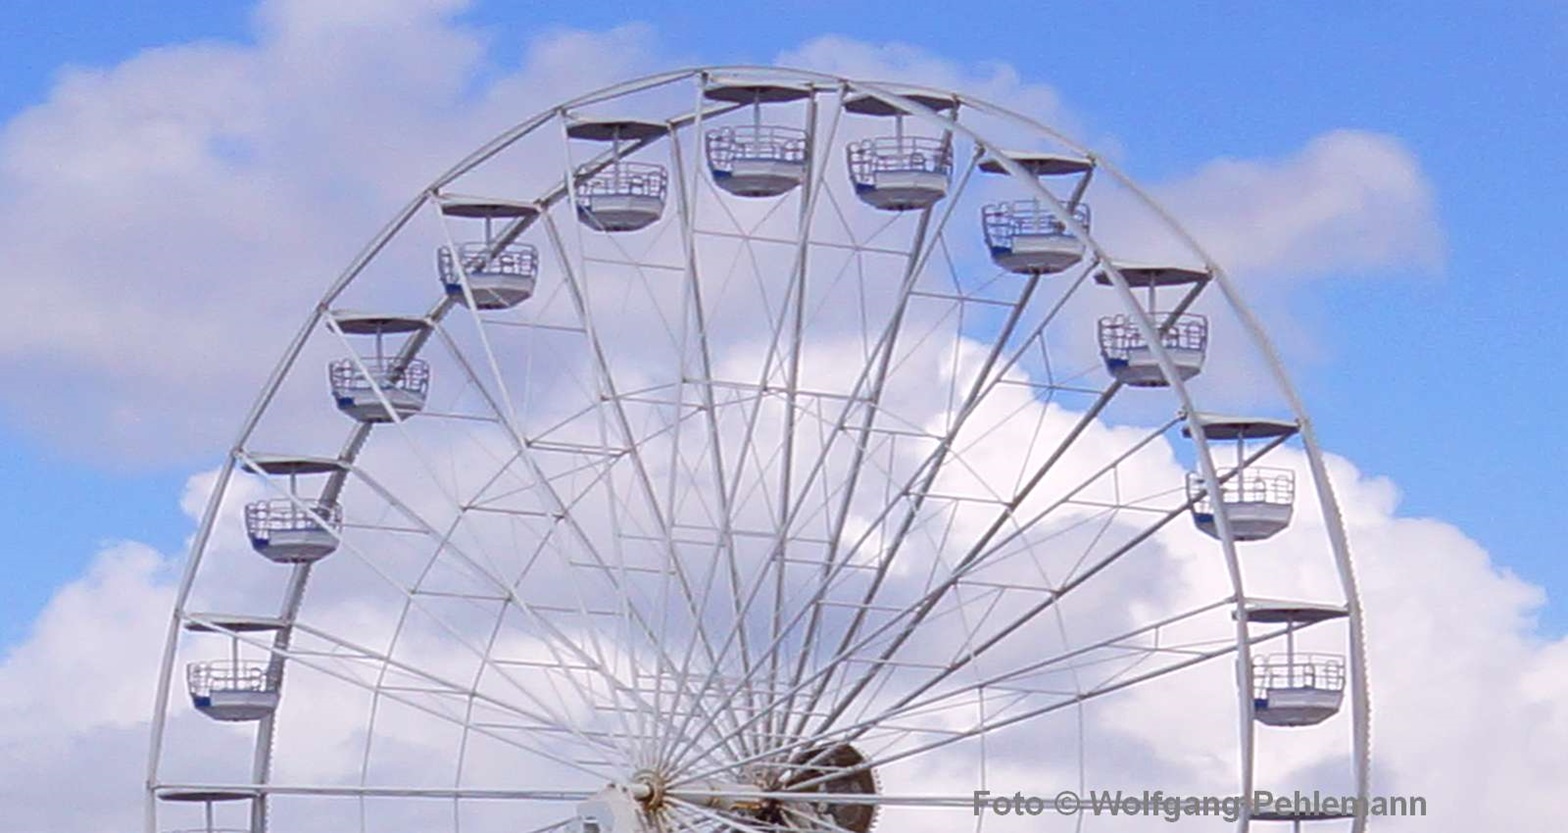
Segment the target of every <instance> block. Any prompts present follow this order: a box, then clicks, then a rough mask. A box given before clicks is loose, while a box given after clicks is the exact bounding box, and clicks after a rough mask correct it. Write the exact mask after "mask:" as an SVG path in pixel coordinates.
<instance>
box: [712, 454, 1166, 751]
mask: <svg viewBox="0 0 1568 833" xmlns="http://www.w3.org/2000/svg"><path fill="white" fill-rule="evenodd" d="M1162 433H1163V430H1161V431H1158V432H1156V433H1154V434H1151V435H1149V437H1147V438H1146V439H1145V440H1144V441H1143V443H1138V444H1135V445H1134V446H1133V447H1132V448H1131V449H1129V450H1128V451H1127V452H1126V455H1130V454H1132V453H1135V452H1136V451H1137V450H1138V449H1139V448H1141V447H1142V445H1143V444H1145V443H1147V442H1149V441H1152V439H1153V438H1154V437H1156V436H1159V435H1160V434H1162ZM1118 462H1119V461H1118V460H1113V461H1112V462H1111V463H1110V464H1108V465H1107V466H1106V470H1109V469H1111V468H1113V467H1114V466H1115V465H1117V463H1118ZM1092 480H1093V479H1092V478H1091V479H1090V480H1089V481H1086V484H1085V485H1087V483H1088V482H1092ZM1080 488H1082V487H1080ZM1071 495H1072V493H1069V495H1068V496H1067V498H1070V497H1071ZM1067 498H1064V499H1063V501H1061V502H1058V504H1057V506H1060V505H1063V504H1064V503H1065V500H1066V499H1067ZM1184 511H1186V508H1185V507H1184V506H1183V507H1177V508H1175V509H1172V510H1169V511H1168V512H1167V513H1166V514H1165V515H1163V516H1162V517H1161V518H1160V519H1159V520H1158V521H1156V522H1155V523H1154V525H1152V526H1150V527H1148V528H1145V529H1143V530H1142V531H1140V532H1139V533H1138V534H1136V535H1134V536H1133V537H1132V538H1131V539H1130V540H1128V541H1125V542H1123V543H1122V544H1120V545H1119V546H1117V547H1116V548H1114V549H1112V550H1111V551H1110V552H1109V553H1106V554H1105V555H1103V556H1102V557H1101V558H1100V559H1099V560H1098V561H1096V562H1095V563H1094V564H1093V565H1091V567H1089V568H1088V569H1086V570H1084V571H1083V572H1081V573H1079V574H1077V575H1075V576H1072V577H1069V578H1068V579H1065V580H1064V582H1063V583H1062V584H1061V585H1059V586H1057V587H1055V588H1051V589H1050V591H1049V592H1048V593H1046V594H1045V595H1044V597H1043V598H1042V599H1041V600H1040V601H1038V602H1035V603H1034V604H1032V605H1031V606H1030V607H1028V608H1027V609H1026V610H1025V611H1024V612H1022V613H1021V614H1019V615H1017V616H1016V617H1014V618H1013V619H1011V620H1009V621H1008V622H1007V623H1005V624H1003V625H1000V626H999V627H998V628H997V630H996V632H995V633H993V634H991V635H990V636H989V637H987V638H986V639H984V640H982V641H981V642H980V643H979V644H977V645H976V646H975V647H974V649H973V650H972V651H970V652H969V653H968V654H967V655H965V656H962V657H959V658H956V659H955V660H953V661H952V662H951V664H945V665H943V666H941V670H940V671H939V672H938V674H937V675H936V677H935V678H934V679H932V680H931V681H930V682H929V683H928V684H927V685H926V686H925V687H924V688H922V689H921V690H920V691H924V690H929V688H931V687H934V686H935V685H937V684H939V683H940V682H941V681H942V680H944V679H946V678H947V677H950V676H951V675H952V674H954V673H956V672H957V671H959V670H961V669H963V668H964V667H966V666H968V664H969V663H971V662H972V661H974V660H975V659H977V658H978V657H980V656H982V655H983V654H984V653H985V652H986V651H988V650H990V649H992V648H994V647H996V646H997V645H999V644H1001V643H1002V642H1003V641H1004V640H1005V639H1006V638H1007V637H1008V636H1010V635H1012V634H1015V633H1017V632H1018V631H1019V629H1021V628H1022V627H1023V625H1024V624H1026V623H1027V622H1029V621H1030V620H1031V619H1033V617H1035V616H1038V615H1039V614H1040V613H1043V612H1046V611H1048V610H1049V609H1051V608H1052V607H1054V606H1055V605H1056V603H1057V602H1058V601H1059V600H1060V599H1061V598H1063V597H1065V596H1066V595H1068V594H1070V593H1072V592H1073V591H1074V590H1075V589H1077V588H1079V587H1081V586H1083V585H1084V584H1086V583H1087V582H1088V581H1089V580H1090V579H1091V578H1093V577H1094V576H1095V575H1097V574H1099V573H1100V572H1101V571H1102V570H1104V569H1105V568H1106V567H1108V566H1110V565H1111V564H1112V563H1114V562H1115V561H1117V560H1118V559H1120V558H1122V557H1123V556H1125V555H1126V554H1127V553H1129V552H1131V551H1132V550H1133V549H1134V548H1135V547H1136V546H1138V545H1139V544H1141V543H1142V542H1143V541H1144V540H1147V538H1148V537H1150V536H1151V535H1153V534H1154V533H1155V532H1157V531H1158V530H1159V529H1160V528H1162V527H1163V526H1164V525H1165V524H1167V523H1169V522H1170V521H1171V520H1173V519H1174V518H1176V517H1179V516H1180V515H1181V513H1183V512H1184ZM996 552H997V550H996V549H992V550H990V551H987V552H981V553H977V552H974V551H971V552H970V553H969V554H968V555H966V556H965V559H964V560H963V561H962V562H960V564H959V565H958V566H957V567H955V569H954V570H953V572H952V573H950V574H949V575H947V576H946V577H945V578H944V579H943V581H942V582H941V583H940V584H938V585H937V586H936V587H934V588H929V589H928V590H927V592H925V593H924V594H923V595H922V596H921V597H919V598H918V599H915V600H913V601H912V602H911V603H909V604H908V605H906V606H903V607H901V608H898V609H895V610H893V611H890V612H889V613H888V614H887V616H886V618H885V620H884V621H883V622H882V623H881V624H880V625H878V626H876V627H875V628H873V629H872V630H871V631H870V632H869V633H867V634H864V635H862V636H861V637H860V639H859V640H858V641H857V642H856V643H854V644H851V645H847V646H841V647H840V648H839V650H837V651H836V652H835V653H834V654H833V655H832V656H830V657H823V658H819V665H818V670H817V671H815V672H813V673H812V674H811V675H809V676H807V677H805V678H804V679H803V680H802V681H800V682H798V683H797V684H796V685H795V687H794V688H792V689H791V690H790V692H789V694H792V695H794V694H798V693H799V692H800V691H801V690H803V689H804V688H805V687H806V686H812V687H813V690H820V691H822V692H823V693H824V695H825V694H826V693H827V692H829V691H831V690H832V689H831V686H832V685H833V681H834V680H835V679H838V681H839V684H840V685H841V686H844V685H847V686H849V687H850V688H849V690H850V691H851V692H852V694H851V696H847V697H840V698H838V699H837V700H836V703H837V707H836V708H835V709H834V710H833V712H832V713H834V714H837V715H842V713H843V712H844V711H845V710H846V709H847V708H848V707H849V705H850V704H852V703H853V701H854V700H855V698H856V697H857V696H859V695H860V694H861V693H862V692H864V690H865V689H866V687H867V686H869V685H870V684H871V683H872V682H874V681H875V679H876V677H877V676H878V675H879V674H881V673H884V672H885V670H886V669H889V668H892V667H893V665H894V664H895V662H894V658H895V656H896V655H897V653H898V651H899V649H900V648H901V647H902V646H903V645H904V644H906V642H907V640H908V639H909V637H910V636H911V635H912V634H916V633H924V632H925V631H924V630H923V628H924V626H925V624H926V622H927V620H928V618H929V617H930V616H931V615H932V614H933V612H934V611H936V610H937V608H938V605H939V603H940V602H941V601H942V600H943V599H944V598H947V597H948V596H949V594H950V593H951V592H952V591H953V589H954V588H955V587H957V586H959V584H960V583H961V582H962V581H964V580H965V578H966V577H967V576H968V575H970V574H971V573H973V572H975V571H976V570H978V569H979V568H980V567H981V566H982V565H984V564H985V563H986V560H987V558H988V557H989V558H994V557H995V553H996ZM862 609H864V608H862ZM884 637H890V640H891V641H890V643H889V644H888V645H887V646H885V647H883V648H881V649H880V650H877V644H878V642H879V641H880V640H882V639H883V638H884ZM867 651H877V653H876V654H875V658H874V659H873V660H872V662H871V663H870V667H869V668H868V669H867V670H866V671H865V672H864V673H863V674H862V676H860V677H858V678H855V680H854V681H853V682H848V681H847V678H848V676H849V670H848V669H849V668H850V667H851V660H853V658H854V657H857V656H860V655H861V654H862V653H864V652H867ZM919 693H920V692H919V691H917V692H916V696H918V694H919ZM819 699H820V697H819ZM803 716H805V717H807V718H809V717H811V714H810V713H809V712H806V713H803ZM799 719H800V715H798V716H797V720H799ZM830 728H831V721H827V722H825V723H822V724H818V726H817V732H816V733H819V734H820V733H826V732H827V731H828V730H829V729H830ZM796 734H797V735H805V734H808V733H807V731H806V725H805V724H801V725H800V726H799V728H798V729H797V731H796ZM692 757H694V758H697V759H700V758H701V757H702V753H701V752H697V753H695V754H694V755H693V756H692Z"/></svg>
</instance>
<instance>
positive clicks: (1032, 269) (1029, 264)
mask: <svg viewBox="0 0 1568 833" xmlns="http://www.w3.org/2000/svg"><path fill="white" fill-rule="evenodd" d="M1072 215H1073V220H1074V221H1075V222H1077V223H1078V225H1079V226H1082V227H1083V228H1085V229H1087V228H1088V227H1089V206H1087V205H1078V206H1076V207H1074V208H1073V209H1072ZM980 218H981V225H982V227H983V229H984V231H985V243H986V247H987V248H989V249H990V250H991V260H992V261H994V262H995V263H996V265H997V266H1000V267H1002V268H1003V269H1006V270H1007V271H1009V272H1016V273H1018V274H1021V275H1047V274H1052V273H1055V272H1061V271H1065V270H1067V269H1070V268H1072V266H1073V264H1075V263H1077V262H1078V261H1080V260H1083V253H1084V243H1083V241H1082V240H1079V239H1078V237H1077V236H1075V235H1074V234H1073V233H1072V232H1071V231H1070V230H1068V228H1067V224H1066V223H1064V222H1062V220H1061V218H1059V217H1057V216H1056V214H1055V213H1054V212H1053V211H1052V210H1051V207H1050V206H1048V205H1046V204H1045V203H1043V202H1041V201H1040V200H1014V201H1012V202H1001V203H995V204H992V205H987V206H985V207H984V208H982V209H981V210H980Z"/></svg>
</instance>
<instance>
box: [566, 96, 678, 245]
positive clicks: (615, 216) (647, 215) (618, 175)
mask: <svg viewBox="0 0 1568 833" xmlns="http://www.w3.org/2000/svg"><path fill="white" fill-rule="evenodd" d="M668 131H669V127H668V126H667V125H664V124H661V123H659V122H645V121H632V120H610V121H578V122H573V123H572V124H571V125H569V126H568V127H567V128H566V133H567V135H568V136H570V137H571V138H573V139H585V140H589V141H596V142H610V143H611V152H610V158H609V159H607V160H603V161H598V162H591V163H588V164H586V165H582V166H580V167H579V168H578V169H577V173H576V176H575V177H574V180H575V187H574V189H573V195H574V197H575V199H576V201H577V217H578V219H579V220H581V221H582V222H583V224H584V225H586V226H588V227H589V228H591V229H593V230H595V231H606V232H626V231H637V230H638V229H643V228H647V227H648V226H651V225H653V224H654V223H655V222H658V220H659V218H660V217H662V216H664V203H665V199H666V197H667V195H668V191H669V172H668V171H666V170H665V168H664V166H663V165H655V164H653V163H649V162H628V161H626V160H625V159H624V158H622V155H623V153H624V152H625V148H624V147H623V146H622V143H623V142H638V143H641V142H647V141H648V140H650V139H653V138H655V137H657V136H662V135H664V134H665V133H667V132H668Z"/></svg>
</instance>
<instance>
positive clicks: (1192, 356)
mask: <svg viewBox="0 0 1568 833" xmlns="http://www.w3.org/2000/svg"><path fill="white" fill-rule="evenodd" d="M1149 320H1150V323H1151V324H1152V325H1153V326H1154V328H1155V329H1156V330H1159V331H1160V343H1161V344H1162V345H1163V346H1164V347H1165V354H1166V355H1167V356H1169V357H1170V360H1171V363H1172V364H1174V365H1175V366H1176V375H1177V376H1178V377H1180V378H1181V380H1182V381H1186V380H1188V379H1191V378H1192V377H1194V376H1197V375H1198V373H1199V372H1200V371H1202V370H1203V359H1204V356H1205V355H1206V353H1207V351H1208V347H1209V320H1208V319H1207V318H1205V317H1203V316H1201V315H1197V314H1195V313H1182V314H1181V315H1177V316H1175V317H1174V318H1172V317H1171V315H1170V313H1165V312H1151V313H1149ZM1099 340H1100V358H1101V359H1102V360H1103V361H1104V362H1105V369H1106V370H1107V371H1109V372H1110V374H1111V375H1112V376H1114V377H1116V379H1117V380H1118V381H1120V382H1121V383H1122V384H1124V385H1131V386H1132V387H1136V388H1156V387H1164V386H1166V385H1168V384H1170V383H1169V382H1168V381H1167V380H1166V378H1165V371H1164V370H1163V369H1162V368H1161V367H1160V363H1159V360H1158V359H1157V358H1156V357H1155V355H1154V349H1153V348H1151V347H1150V346H1149V342H1148V340H1147V339H1145V338H1144V337H1143V328H1142V327H1140V326H1139V325H1138V322H1137V321H1135V320H1134V319H1133V318H1132V316H1129V315H1109V316H1106V317H1104V318H1101V319H1100V321H1099Z"/></svg>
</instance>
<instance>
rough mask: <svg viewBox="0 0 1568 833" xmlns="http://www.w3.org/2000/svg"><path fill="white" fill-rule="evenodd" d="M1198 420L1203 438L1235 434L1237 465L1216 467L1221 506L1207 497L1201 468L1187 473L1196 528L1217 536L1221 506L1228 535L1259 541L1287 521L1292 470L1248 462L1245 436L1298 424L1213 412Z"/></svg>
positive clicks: (1273, 435)
mask: <svg viewBox="0 0 1568 833" xmlns="http://www.w3.org/2000/svg"><path fill="white" fill-rule="evenodd" d="M1198 420H1199V423H1200V425H1201V426H1202V428H1203V435H1204V437H1206V438H1207V439H1209V440H1212V441H1229V440H1234V441H1235V443H1236V465H1235V466H1234V467H1232V468H1228V469H1221V470H1220V471H1219V472H1218V474H1219V478H1220V484H1219V494H1220V503H1221V507H1218V508H1217V507H1215V505H1214V503H1213V501H1212V500H1211V499H1210V494H1209V489H1208V484H1207V482H1206V481H1205V479H1204V477H1203V474H1202V473H1201V472H1189V473H1188V475H1187V497H1188V500H1190V501H1192V519H1193V522H1194V523H1195V524H1196V525H1197V527H1198V529H1200V530H1202V531H1203V532H1205V533H1207V534H1208V535H1211V536H1213V537H1215V538H1219V537H1220V529H1219V522H1218V520H1217V519H1216V512H1217V511H1221V510H1222V511H1224V513H1225V519H1226V521H1227V523H1228V525H1229V527H1230V533H1231V537H1232V538H1233V539H1234V540H1236V541H1262V540H1264V539H1266V538H1271V537H1273V536H1274V535H1276V534H1278V533H1279V532H1281V531H1282V530H1284V529H1285V528H1286V527H1288V526H1290V521H1291V516H1292V514H1293V512H1294V507H1295V502H1296V475H1295V472H1293V471H1290V470H1289V469H1277V468H1266V467H1263V466H1256V465H1249V464H1248V463H1247V462H1246V442H1247V440H1265V439H1274V440H1277V439H1281V438H1284V437H1288V436H1291V435H1293V434H1295V433H1296V431H1297V430H1299V429H1298V426H1297V425H1296V423H1294V422H1290V421H1287V420H1275V419H1261V418H1245V417H1225V416H1213V415H1200V416H1199V418H1198ZM1182 433H1184V434H1190V431H1189V430H1188V429H1183V431H1182Z"/></svg>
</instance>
